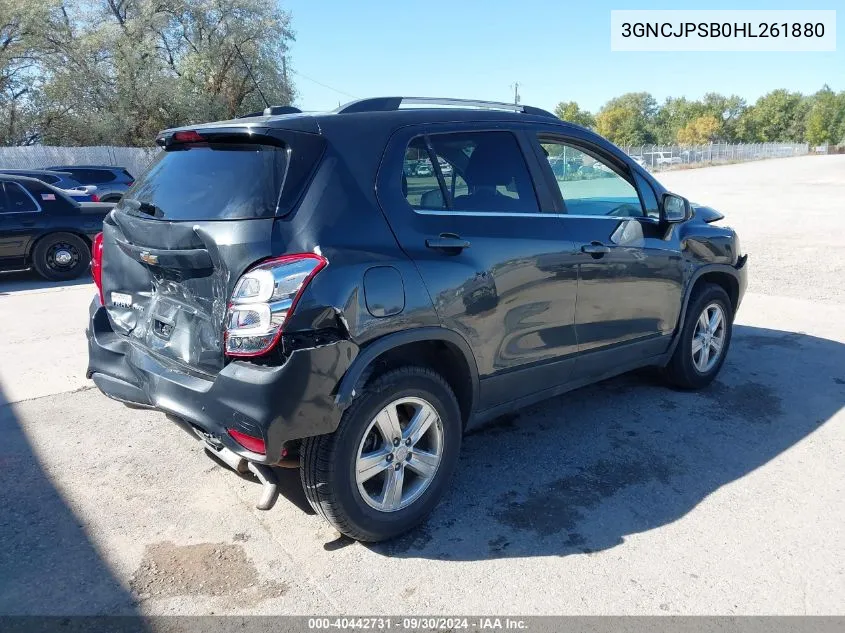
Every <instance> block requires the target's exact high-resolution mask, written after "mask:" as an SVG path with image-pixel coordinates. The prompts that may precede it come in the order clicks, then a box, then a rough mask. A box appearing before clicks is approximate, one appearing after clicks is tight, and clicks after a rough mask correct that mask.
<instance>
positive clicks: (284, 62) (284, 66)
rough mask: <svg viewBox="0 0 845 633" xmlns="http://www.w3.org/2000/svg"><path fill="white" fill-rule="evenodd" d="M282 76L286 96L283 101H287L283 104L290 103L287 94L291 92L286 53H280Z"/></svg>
mask: <svg viewBox="0 0 845 633" xmlns="http://www.w3.org/2000/svg"><path fill="white" fill-rule="evenodd" d="M282 77H283V79H284V82H285V96H286V99H285V101H287V103H286V104H285V105H291V102H290V96H289V95H290V94H291V91H290V83H288V56H287V55H282Z"/></svg>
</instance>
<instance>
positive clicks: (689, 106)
mask: <svg viewBox="0 0 845 633" xmlns="http://www.w3.org/2000/svg"><path fill="white" fill-rule="evenodd" d="M704 113H705V108H704V105H703V104H702V103H700V102H698V101H690V100H689V99H687V98H685V97H679V98H674V97H669V98H667V99H666V101H665V102H664V103H663V105H662V106H661V107H660V110H659V111H658V112H657V114H656V115H655V134H656V137H657V142H658V143H674V142H675V140H676V138H677V136H678V132H679V130H681V129H682V128H684V127H686V126H687V125H689V124H690V123H691V122H692V121H694V120H695V119H697V118H698V117H700V116H702V115H703V114H704Z"/></svg>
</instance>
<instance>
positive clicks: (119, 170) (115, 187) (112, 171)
mask: <svg viewBox="0 0 845 633" xmlns="http://www.w3.org/2000/svg"><path fill="white" fill-rule="evenodd" d="M49 169H51V170H55V171H64V172H67V173H69V174H70V175H71V177H73V179H74V180H77V181H79V183H80V184H82V185H94V186H96V187H97V195H98V196H99V197H100V201H101V202H119V201H120V198H121V197H122V196H123V194H124V193H125V192H126V190H127V189H129V187H131V186H132V183H134V182H135V178H134V177H133V176H132V174H130V173H129V172H128V171H126V169H124V168H123V167H109V166H107V165H59V166H56V167H50V168H49Z"/></svg>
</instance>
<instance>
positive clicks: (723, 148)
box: [0, 143, 827, 177]
mask: <svg viewBox="0 0 845 633" xmlns="http://www.w3.org/2000/svg"><path fill="white" fill-rule="evenodd" d="M622 149H624V150H625V151H626V152H627V153H628V155H629V156H631V157H632V158H634V160H636V161H637V162H639V163H640V164H641V165H643V166H644V167H645V168H647V169H649V170H650V171H660V170H663V169H671V168H677V167H682V166H684V165H689V166H697V167H701V166H704V165H709V164H718V163H732V162H743V161H749V160H761V159H764V158H786V157H788V156H804V155H806V154H808V153H810V151H811V149H810V146H809V145H808V144H807V143H749V144H742V143H740V144H736V145H727V144H722V143H719V144H716V143H714V144H710V145H694V146H680V145H641V146H639V147H623V148H622ZM815 149H816V148H813V150H815ZM825 149H827V148H825ZM158 152H159V149H158V148H156V147H110V146H101V147H48V146H42V145H34V146H29V147H0V169H44V168H45V167H50V166H53V165H109V166H115V167H124V168H126V169H127V170H129V173H131V174H132V175H133V176H135V177H137V176H139V175H140V174H141V173H143V172H144V170H145V169H146V168H147V166H148V165H149V164H150V162H151V161H152V160H153V158H154V157H155V155H156V154H157V153H158ZM825 153H826V152H825Z"/></svg>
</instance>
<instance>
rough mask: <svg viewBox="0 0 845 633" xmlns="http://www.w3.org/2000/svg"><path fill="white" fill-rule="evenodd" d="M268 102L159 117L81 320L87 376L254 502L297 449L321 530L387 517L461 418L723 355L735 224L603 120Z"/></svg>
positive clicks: (739, 286)
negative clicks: (666, 184)
mask: <svg viewBox="0 0 845 633" xmlns="http://www.w3.org/2000/svg"><path fill="white" fill-rule="evenodd" d="M432 104H434V105H437V106H439V107H436V108H431V107H428V106H430V105H432ZM285 112H286V113H285V114H275V113H274V111H268V112H267V113H266V114H265V115H259V116H253V117H249V118H243V119H237V120H232V121H223V122H218V123H209V124H204V125H193V126H190V128H181V129H175V130H167V131H165V132H163V133H162V134H161V135H160V136H159V138H158V139H157V142H158V144H159V145H160V146H161V147H162V148H163V150H164V151H162V152H161V153H160V155H159V156H158V158H157V159H156V162H154V164H153V165H152V166H151V168H150V169H149V170H148V171H147V172H146V174H145V175H144V176H143V177H142V178H141V179H139V181H138V182H137V183H136V184H135V187H134V188H133V189H132V191H131V193H130V196H129V197H128V198H124V199H123V200H122V201H121V202H120V204H118V206H117V207H116V208H115V210H114V211H113V212H112V213H111V214H110V215H109V216H108V217H107V218H106V220H105V222H104V225H103V233H102V235H101V236H99V237H98V239H97V240H96V241H95V243H94V247H93V250H94V260H93V262H92V266H93V267H92V270H93V274H94V278H95V281H96V283H97V286H98V288H99V293H98V295H97V296H96V297H95V298H94V300H93V302H92V304H91V310H90V322H89V326H88V330H87V336H88V343H89V365H88V376H89V377H90V378H92V379H93V380H94V382H95V383H96V385H97V386H98V387H99V388H100V389H101V390H102V391H103V392H104V393H105V394H106V395H108V396H109V397H111V398H114V399H116V400H120V401H122V402H124V403H126V404H127V405H129V406H130V407H140V408H150V409H156V410H159V411H162V412H164V413H166V414H167V417H168V418H170V419H171V420H173V421H174V422H176V423H178V424H179V425H181V426H182V427H184V428H185V429H187V430H189V431H190V432H191V433H192V434H194V436H195V437H198V438H200V440H201V441H202V443H203V445H204V446H205V448H206V449H207V450H208V451H209V452H211V453H212V454H214V455H216V456H217V457H218V458H219V459H221V460H223V461H224V462H225V463H227V464H228V465H229V466H231V467H232V468H233V469H235V470H238V471H240V472H246V471H247V470H250V471H252V472H253V473H254V474H255V475H256V476H257V477H258V478H259V479H260V480H261V481H262V482H263V484H264V487H263V492H264V495H263V497H262V498H261V500H260V502H259V507H261V508H267V507H269V506H270V505H271V504H272V502H273V498H274V496H275V493H276V488H275V475H274V469H273V467H274V466H280V465H282V466H298V467H299V468H300V472H301V478H302V484H303V487H304V489H305V493H306V495H307V497H308V500H309V501H310V503H311V505H312V506H313V507H314V509H315V510H316V511H317V512H318V513H320V514H321V515H322V516H323V517H325V518H326V519H327V520H328V521H329V522H331V523H332V524H333V525H334V526H335V527H336V528H337V529H338V530H340V531H341V532H343V533H344V534H347V535H349V536H350V537H352V538H355V539H360V540H366V541H377V540H381V539H386V538H390V537H392V536H395V535H397V534H399V533H401V532H404V531H405V530H408V529H409V528H411V527H413V526H415V525H417V524H418V523H419V522H421V521H422V520H423V519H424V517H425V516H426V515H427V514H428V513H429V512H430V511H431V509H432V508H433V507H434V506H435V505H436V504H437V502H438V501H439V499H440V498H441V496H442V495H443V493H444V491H445V489H446V487H447V485H448V481H449V478H450V476H451V475H452V473H453V471H454V470H455V465H456V463H457V460H458V455H459V452H460V445H461V437H462V435H463V433H464V431H465V430H466V429H467V427H469V426H471V425H477V424H480V423H482V422H484V421H485V420H489V419H491V418H495V417H497V416H500V415H502V414H504V413H507V412H509V411H511V410H514V409H516V408H519V407H524V406H526V405H529V404H531V403H534V402H537V401H539V400H543V399H545V398H550V397H553V396H556V395H558V394H561V393H563V392H565V391H568V390H570V389H574V388H576V387H579V386H581V385H585V384H588V383H592V382H595V381H598V380H602V379H604V378H608V377H610V376H613V375H616V374H620V373H622V372H626V371H629V370H632V369H635V368H639V367H643V366H649V365H652V366H657V367H661V368H662V370H663V373H664V374H665V376H666V378H667V380H668V381H669V382H671V383H673V384H674V385H677V386H679V387H682V388H700V387H704V386H706V385H708V384H709V383H710V382H711V381H712V380H713V378H714V377H715V376H716V374H717V373H718V371H719V369H720V368H721V366H722V364H723V362H724V360H725V356H726V354H727V353H728V348H729V346H730V341H731V329H732V324H733V320H734V315H735V314H736V311H737V309H738V307H739V304H740V301H741V300H742V296H743V293H744V291H745V286H746V266H745V264H746V256H745V255H744V254H742V252H741V251H740V246H739V240H738V239H737V236H736V234H735V233H734V231H733V230H731V229H730V228H727V227H725V226H721V225H718V224H715V223H714V221H716V220H719V219H721V218H722V216H721V215H720V214H719V213H717V212H716V211H714V210H712V209H709V208H707V207H703V206H697V205H691V204H690V203H689V202H687V200H685V199H684V198H682V197H680V196H678V195H675V194H672V193H668V192H667V191H666V190H665V189H664V188H663V187H662V186H661V185H660V183H658V182H657V181H656V180H655V179H654V178H653V177H652V176H651V175H650V174H649V173H648V172H646V171H645V170H644V169H643V168H641V167H640V166H639V165H638V164H637V163H636V162H634V161H633V160H632V159H630V158H629V157H628V156H626V155H625V154H624V153H623V152H622V151H620V150H619V149H618V148H617V147H615V146H614V145H612V144H611V143H609V142H607V141H606V140H605V139H603V138H601V137H600V136H598V135H596V134H594V133H592V132H590V131H588V130H585V129H583V128H580V127H578V126H575V125H571V124H568V123H564V122H562V121H560V120H558V119H557V118H555V117H554V116H553V115H551V114H549V113H548V112H545V111H543V110H539V109H537V108H532V107H529V106H509V105H507V104H490V103H485V102H462V101H456V100H432V99H409V98H400V97H389V98H377V99H367V100H363V101H357V102H353V103H351V104H348V105H346V106H343V107H341V108H339V109H338V110H336V111H334V112H330V113H321V114H314V113H308V114H305V113H298V112H297V111H294V110H293V109H290V108H288V109H286V110H285ZM422 163H425V164H429V165H431V170H420V169H418V168H417V166H418V165H420V164H422ZM444 165H445V166H448V168H445V167H444ZM174 450H178V449H176V448H175V447H174Z"/></svg>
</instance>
